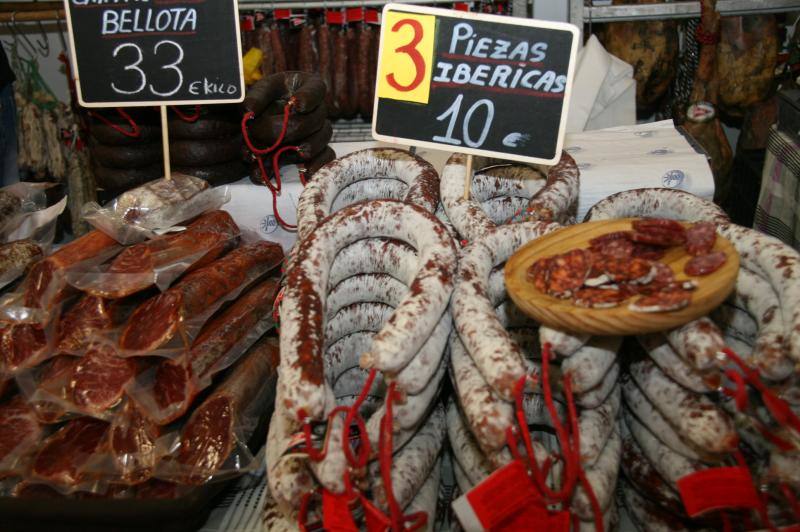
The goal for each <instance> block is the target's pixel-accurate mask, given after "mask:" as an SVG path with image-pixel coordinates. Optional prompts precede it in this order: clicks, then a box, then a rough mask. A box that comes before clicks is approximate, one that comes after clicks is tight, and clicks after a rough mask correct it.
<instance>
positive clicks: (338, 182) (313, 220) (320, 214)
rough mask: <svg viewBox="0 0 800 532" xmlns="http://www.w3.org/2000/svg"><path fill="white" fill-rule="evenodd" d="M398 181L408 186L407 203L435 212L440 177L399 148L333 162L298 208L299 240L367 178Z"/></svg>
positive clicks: (319, 172)
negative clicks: (350, 188) (345, 191)
mask: <svg viewBox="0 0 800 532" xmlns="http://www.w3.org/2000/svg"><path fill="white" fill-rule="evenodd" d="M375 178H377V179H397V180H400V181H402V182H403V183H405V184H406V185H407V186H408V190H407V191H406V195H405V197H404V198H402V199H404V200H405V201H408V202H410V203H414V204H416V205H419V206H420V207H422V208H423V209H425V210H427V211H428V212H431V213H432V212H434V211H435V210H436V206H437V205H438V203H439V176H438V174H437V173H436V170H435V169H434V168H433V166H431V165H430V164H429V163H428V162H426V161H424V160H423V159H421V158H419V157H417V156H416V155H412V154H411V153H409V152H407V151H404V150H399V149H396V148H372V149H366V150H361V151H357V152H353V153H351V154H348V155H346V156H344V157H342V158H340V159H336V160H335V161H331V162H330V163H328V164H326V165H325V166H323V167H322V168H320V169H319V170H317V172H316V173H315V174H314V179H313V180H312V181H311V182H310V183H309V184H308V186H306V188H305V189H303V193H302V194H301V195H300V200H299V202H298V205H297V238H298V241H300V240H303V239H305V238H306V237H307V236H308V235H309V234H310V233H311V231H313V230H314V228H315V227H316V226H317V225H318V224H319V223H320V222H322V220H323V219H325V217H326V216H328V215H329V214H331V212H332V211H331V207H332V206H333V203H334V201H335V200H336V197H337V196H338V195H339V194H340V192H341V191H342V190H343V189H344V188H345V187H347V186H349V185H352V184H353V183H356V182H358V181H363V180H365V179H375Z"/></svg>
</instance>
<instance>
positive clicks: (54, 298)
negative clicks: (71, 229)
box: [24, 231, 117, 309]
mask: <svg viewBox="0 0 800 532" xmlns="http://www.w3.org/2000/svg"><path fill="white" fill-rule="evenodd" d="M116 246H117V241H116V240H114V239H113V238H111V237H110V236H108V235H106V234H105V233H102V232H100V231H92V232H90V233H87V234H86V235H84V236H82V237H81V238H79V239H77V240H74V241H72V242H70V243H69V244H67V245H65V246H63V247H62V248H60V249H59V250H58V251H56V252H55V253H53V254H52V255H50V256H49V257H47V258H46V259H44V260H42V261H41V262H38V263H37V264H35V265H34V266H33V268H31V271H30V273H29V274H28V277H27V278H26V279H25V288H24V290H25V306H27V307H31V308H43V309H48V307H49V306H50V305H52V304H55V303H58V302H59V301H61V299H62V298H63V297H64V295H65V294H66V291H67V289H68V287H67V283H66V280H65V278H64V276H63V271H64V270H65V269H66V268H68V267H70V266H74V265H76V264H78V263H80V262H83V261H86V260H89V259H91V258H93V257H97V256H98V255H100V254H103V253H105V252H110V251H112V250H113V249H114V248H115V247H116Z"/></svg>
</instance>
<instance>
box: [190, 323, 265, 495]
mask: <svg viewBox="0 0 800 532" xmlns="http://www.w3.org/2000/svg"><path fill="white" fill-rule="evenodd" d="M279 362H280V352H279V348H278V341H277V339H275V338H264V339H262V340H261V341H259V342H258V343H257V344H256V345H255V346H253V348H251V349H250V352H249V353H248V354H247V355H246V356H245V358H244V360H242V361H241V362H240V363H239V364H238V365H237V366H236V368H235V369H234V370H233V371H232V372H231V374H230V375H229V376H228V377H227V378H226V379H225V381H224V382H223V383H222V384H221V385H220V386H219V388H217V390H216V391H215V392H214V393H213V394H212V395H211V396H210V397H209V398H208V399H206V400H205V401H204V402H203V404H201V405H200V407H199V408H197V409H196V410H195V411H194V413H193V414H192V417H191V418H189V421H187V422H186V425H184V427H183V431H182V433H181V443H180V448H179V450H178V462H179V463H180V464H182V465H183V466H186V467H191V468H192V469H191V474H190V476H189V477H188V478H187V481H188V482H190V483H193V484H194V483H203V482H205V481H206V480H207V479H208V478H209V477H210V476H212V475H213V474H214V473H215V472H216V471H217V470H218V469H219V468H220V467H221V466H222V464H223V463H224V462H225V460H226V459H227V458H228V456H229V455H230V453H231V451H232V450H233V446H234V444H235V443H236V439H235V437H236V432H235V431H236V427H237V426H241V424H242V422H243V419H242V417H243V415H244V411H245V409H246V408H247V407H248V406H249V405H250V404H251V403H252V401H253V400H254V399H255V398H256V397H257V396H258V395H259V392H260V391H261V390H262V389H264V388H265V387H269V388H271V389H272V390H273V392H272V393H274V388H275V382H276V378H277V374H276V371H277V368H278V363H279ZM267 404H271V401H267ZM260 415H262V416H264V415H268V413H264V412H262V413H261V414H260Z"/></svg>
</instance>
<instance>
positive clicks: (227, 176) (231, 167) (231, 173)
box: [173, 159, 248, 187]
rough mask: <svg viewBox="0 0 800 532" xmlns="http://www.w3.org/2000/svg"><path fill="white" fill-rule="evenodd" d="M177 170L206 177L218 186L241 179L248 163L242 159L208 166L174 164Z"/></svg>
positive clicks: (212, 184)
mask: <svg viewBox="0 0 800 532" xmlns="http://www.w3.org/2000/svg"><path fill="white" fill-rule="evenodd" d="M173 168H174V170H175V172H180V173H182V174H186V175H191V176H194V177H199V178H200V179H204V180H206V181H208V182H209V184H211V186H214V187H218V186H220V185H227V184H228V183H233V182H234V181H238V180H240V179H241V178H242V177H244V176H246V175H247V173H248V172H247V164H246V163H245V162H244V161H243V160H241V159H234V160H232V161H228V162H224V163H220V164H212V165H207V166H174V167H173Z"/></svg>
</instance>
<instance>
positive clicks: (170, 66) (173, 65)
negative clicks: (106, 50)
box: [111, 41, 184, 98]
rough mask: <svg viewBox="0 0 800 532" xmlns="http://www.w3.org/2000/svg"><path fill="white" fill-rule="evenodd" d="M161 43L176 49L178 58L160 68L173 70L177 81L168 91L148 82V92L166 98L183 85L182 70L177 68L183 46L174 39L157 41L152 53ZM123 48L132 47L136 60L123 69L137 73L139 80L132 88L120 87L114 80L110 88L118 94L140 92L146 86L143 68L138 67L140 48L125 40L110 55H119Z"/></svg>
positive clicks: (140, 57) (141, 57)
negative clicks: (158, 88) (157, 88)
mask: <svg viewBox="0 0 800 532" xmlns="http://www.w3.org/2000/svg"><path fill="white" fill-rule="evenodd" d="M162 45H171V46H174V47H175V48H176V49H177V50H178V58H177V59H176V60H175V61H174V62H172V63H169V64H167V65H164V66H162V67H161V70H174V71H175V74H176V75H177V76H178V83H177V84H176V85H175V88H174V89H172V90H170V91H164V92H159V91H157V90H156V88H155V87H154V86H153V84H152V83H151V84H150V92H152V93H153V94H155V95H156V96H161V97H163V98H166V97H169V96H172V95H173V94H175V93H176V92H178V91H179V90H180V88H181V87H182V86H183V72H181V69H180V68H178V65H180V64H181V62H183V55H184V54H183V48H181V46H180V45H179V44H178V43H176V42H175V41H159V42H158V43H156V45H155V46H154V47H153V55H156V56H158V50H159V48H161V46H162ZM125 48H133V49H134V50H135V52H136V60H135V61H134V62H133V63H131V64H129V65H126V66H125V68H124V70H126V71H132V72H136V73H137V74H139V78H140V80H141V81H140V83H139V85H138V86H137V87H136V88H135V89H133V90H125V89H120V88H119V87H117V86H116V85H115V84H114V82H111V88H112V89H114V90H115V91H116V92H118V93H119V94H137V93H139V92H142V90H144V88H145V87H146V86H147V75H146V74H145V72H144V70H142V69H141V68H139V65H140V64H141V63H142V60H143V59H144V57H143V55H142V49H141V48H140V47H139V46H138V45H137V44H134V43H129V42H127V43H123V44H120V45H119V46H117V47H116V48H114V52H113V54H112V56H113V57H114V58H116V57H117V56H118V55H119V53H120V52H121V51H122V50H123V49H125Z"/></svg>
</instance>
